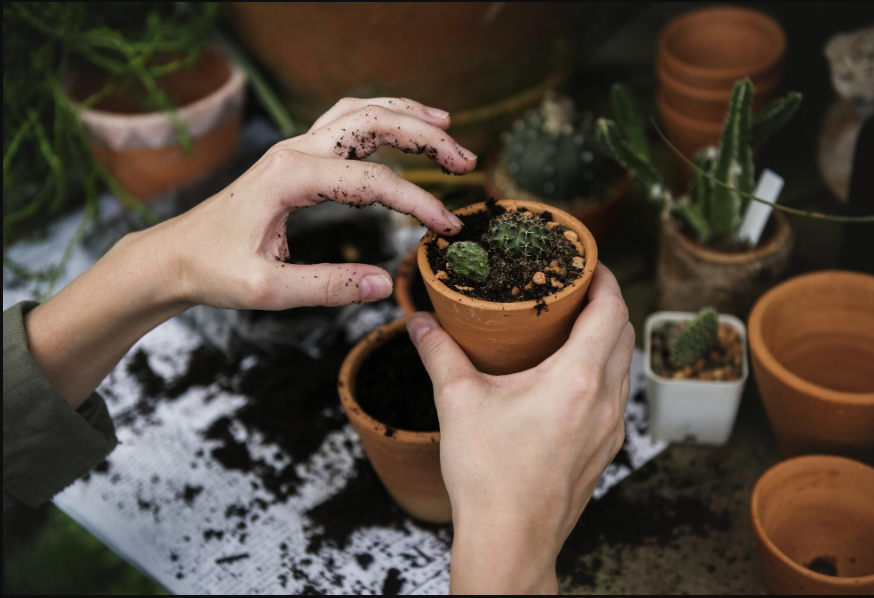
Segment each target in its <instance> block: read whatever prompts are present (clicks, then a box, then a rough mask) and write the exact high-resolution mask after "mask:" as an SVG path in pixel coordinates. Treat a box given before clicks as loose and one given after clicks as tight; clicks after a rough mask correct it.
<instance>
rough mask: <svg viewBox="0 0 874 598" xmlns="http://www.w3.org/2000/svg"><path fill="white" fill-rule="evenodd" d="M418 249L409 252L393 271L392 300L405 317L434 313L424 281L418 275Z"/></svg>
mask: <svg viewBox="0 0 874 598" xmlns="http://www.w3.org/2000/svg"><path fill="white" fill-rule="evenodd" d="M417 260H418V248H416V249H413V250H411V251H410V252H409V253H408V254H407V255H406V256H405V257H404V260H403V261H402V262H401V263H400V264H398V267H397V270H395V277H394V281H395V290H394V298H395V301H396V302H397V304H398V307H400V308H401V310H402V311H403V312H404V315H405V316H410V315H412V314H414V313H416V312H417V311H434V306H433V305H431V300H430V299H429V298H428V291H427V290H426V289H425V281H424V280H422V276H421V275H420V274H419V263H418V261H417Z"/></svg>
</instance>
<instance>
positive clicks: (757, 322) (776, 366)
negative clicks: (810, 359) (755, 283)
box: [747, 270, 874, 405]
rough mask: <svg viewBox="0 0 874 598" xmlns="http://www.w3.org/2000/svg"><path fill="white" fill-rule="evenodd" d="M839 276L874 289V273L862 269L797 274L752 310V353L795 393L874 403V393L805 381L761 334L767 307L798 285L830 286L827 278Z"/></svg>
mask: <svg viewBox="0 0 874 598" xmlns="http://www.w3.org/2000/svg"><path fill="white" fill-rule="evenodd" d="M836 276H837V277H840V278H843V279H856V280H859V281H867V282H868V284H869V285H871V287H872V289H874V276H871V275H868V274H862V273H860V272H850V271H847V270H822V271H819V272H811V273H809V274H802V275H800V276H795V277H794V278H790V279H789V280H787V281H785V282H783V283H781V284H778V285H777V286H775V287H774V288H772V289H771V290H769V291H768V292H767V293H765V294H764V295H762V296H761V297H759V300H758V301H756V304H755V305H754V306H753V310H752V311H751V312H750V317H749V320H748V325H747V329H748V334H749V343H750V352H751V353H752V354H753V355H754V356H755V357H757V358H758V359H759V361H760V362H761V363H762V367H764V368H765V369H766V370H768V372H769V373H770V374H771V375H772V376H774V377H775V378H776V379H778V380H779V381H780V382H781V383H783V384H785V385H787V386H789V387H790V388H792V389H793V390H795V391H796V392H799V393H802V394H807V395H811V396H814V397H816V398H818V399H822V400H826V401H832V402H835V403H843V404H852V405H874V392H868V393H866V392H845V391H841V390H834V389H831V388H827V387H825V386H820V385H819V384H814V383H813V382H810V381H808V380H805V379H804V378H802V377H801V376H799V375H797V374H795V373H793V372H791V371H790V370H788V369H787V368H786V367H784V366H783V364H781V363H780V361H779V360H778V359H777V358H776V357H775V356H774V354H773V353H771V350H770V349H769V348H768V345H767V343H765V339H764V337H763V335H762V320H763V319H764V314H765V310H766V309H767V308H768V306H769V305H770V304H771V303H773V302H774V301H776V300H777V299H780V298H782V297H783V296H784V295H787V294H792V293H795V292H796V290H797V289H798V288H799V287H805V286H809V285H816V284H818V283H820V282H823V283H824V284H826V285H828V280H829V279H831V278H832V277H836Z"/></svg>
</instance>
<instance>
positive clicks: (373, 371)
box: [355, 334, 440, 436]
mask: <svg viewBox="0 0 874 598" xmlns="http://www.w3.org/2000/svg"><path fill="white" fill-rule="evenodd" d="M355 398H356V400H357V401H358V404H359V405H361V408H362V409H363V410H364V412H365V413H366V414H367V415H369V416H370V417H372V418H373V419H375V420H377V421H379V422H381V423H383V424H385V425H386V431H385V435H386V436H393V435H394V433H395V430H396V429H401V430H409V431H411V432H436V431H437V430H439V429H440V424H439V422H438V421H437V407H436V406H435V405H434V387H433V385H432V384H431V378H430V377H429V376H428V372H427V371H426V370H425V366H424V365H422V360H421V359H420V358H419V353H418V352H417V351H416V347H415V346H414V345H413V343H412V341H410V337H409V336H408V335H407V334H397V335H395V336H393V337H392V338H390V339H389V340H387V341H386V342H385V343H384V344H383V345H381V346H380V347H377V348H376V349H374V350H373V352H372V353H370V355H368V356H367V357H366V358H365V359H364V361H363V363H362V364H361V367H360V368H359V370H358V376H357V380H356V383H355Z"/></svg>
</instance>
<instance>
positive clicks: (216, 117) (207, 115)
mask: <svg viewBox="0 0 874 598" xmlns="http://www.w3.org/2000/svg"><path fill="white" fill-rule="evenodd" d="M104 84H105V82H104V81H101V80H98V79H89V78H87V77H84V76H78V77H76V78H74V80H73V81H72V82H71V84H70V86H69V93H70V95H71V97H72V98H73V99H75V100H84V99H85V98H87V97H89V96H90V95H92V94H93V93H95V92H97V91H99V90H100V89H102V88H103V85H104ZM158 87H159V88H160V89H162V90H163V91H164V92H165V93H166V94H167V96H168V97H169V99H170V101H171V102H172V103H173V105H174V106H175V107H176V114H177V115H178V117H179V119H180V120H181V121H182V122H183V123H184V124H185V126H186V128H187V130H188V133H189V134H190V135H191V143H192V147H191V151H190V152H187V153H186V152H185V151H184V150H183V148H182V146H181V145H180V143H179V134H178V130H177V128H176V125H175V124H174V122H173V121H172V119H171V118H170V116H169V115H168V114H167V113H166V112H142V111H141V109H140V108H139V106H138V104H137V102H136V100H135V99H134V98H133V97H130V96H127V95H121V94H115V95H109V96H108V97H106V98H104V99H103V100H101V101H100V102H99V103H98V104H97V105H96V106H94V107H92V108H84V109H82V110H81V111H80V112H79V117H80V118H81V120H82V124H83V125H84V126H85V128H86V129H87V130H88V133H89V134H90V136H91V140H92V141H91V146H92V149H93V151H94V155H95V156H96V157H97V159H98V160H99V161H100V162H101V163H102V164H103V165H104V166H106V168H107V169H108V170H109V172H110V173H111V174H112V175H113V176H114V177H115V178H116V179H117V180H118V182H119V183H120V184H121V186H122V187H124V188H125V189H126V190H127V191H128V192H130V193H131V194H133V195H134V196H135V197H137V198H139V199H148V198H151V197H153V196H155V195H158V194H159V193H162V192H164V191H167V190H169V189H171V188H173V187H175V186H177V185H180V184H183V183H187V182H190V181H193V180H195V179H197V178H198V177H200V176H203V175H205V174H207V173H209V172H211V171H213V170H215V169H216V168H218V167H220V166H222V165H224V164H227V163H228V162H229V161H230V160H231V159H232V158H233V156H234V153H235V152H236V149H237V138H238V137H239V131H240V119H241V115H242V108H243V98H244V95H245V77H244V75H243V72H242V71H241V70H240V69H239V68H237V67H236V66H235V65H233V64H232V63H231V62H230V61H229V60H228V58H227V57H226V56H225V55H224V54H223V53H222V52H220V51H219V50H218V49H217V48H215V47H206V48H204V49H203V51H202V54H201V56H200V58H199V59H198V60H197V62H195V63H194V64H193V65H192V66H190V67H187V68H183V69H181V70H179V71H176V72H174V73H172V74H170V75H167V76H165V77H161V78H160V79H158Z"/></svg>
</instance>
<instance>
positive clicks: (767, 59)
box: [657, 7, 786, 91]
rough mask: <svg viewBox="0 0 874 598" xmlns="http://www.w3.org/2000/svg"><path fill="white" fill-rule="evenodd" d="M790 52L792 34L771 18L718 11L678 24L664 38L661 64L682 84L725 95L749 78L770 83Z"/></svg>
mask: <svg viewBox="0 0 874 598" xmlns="http://www.w3.org/2000/svg"><path fill="white" fill-rule="evenodd" d="M785 52H786V33H785V32H784V31H783V28H782V27H780V24H779V23H777V22H776V21H775V20H774V19H772V18H771V17H769V16H768V15H766V14H764V13H761V12H759V11H756V10H751V9H748V8H739V7H714V8H702V9H698V10H692V11H689V12H686V13H683V14H681V15H680V16H678V17H676V18H674V19H672V20H671V21H670V22H669V23H668V24H667V25H666V26H665V27H664V28H663V29H662V31H661V33H660V34H659V39H658V49H657V61H658V62H659V63H660V64H662V65H664V68H665V69H666V70H667V71H668V72H669V73H670V74H671V75H672V76H673V78H674V79H676V80H677V81H679V82H680V83H683V84H685V85H688V86H690V87H694V88H697V89H713V90H723V91H725V90H730V89H731V87H732V85H734V82H735V81H737V80H738V79H742V78H744V77H750V78H751V79H752V80H753V83H754V84H755V85H756V86H758V85H760V84H762V83H764V81H765V80H767V79H768V78H769V77H772V76H773V75H774V73H775V72H776V71H778V69H779V66H780V63H781V61H782V59H783V55H784V54H785Z"/></svg>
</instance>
